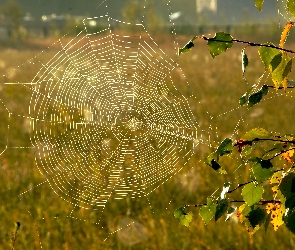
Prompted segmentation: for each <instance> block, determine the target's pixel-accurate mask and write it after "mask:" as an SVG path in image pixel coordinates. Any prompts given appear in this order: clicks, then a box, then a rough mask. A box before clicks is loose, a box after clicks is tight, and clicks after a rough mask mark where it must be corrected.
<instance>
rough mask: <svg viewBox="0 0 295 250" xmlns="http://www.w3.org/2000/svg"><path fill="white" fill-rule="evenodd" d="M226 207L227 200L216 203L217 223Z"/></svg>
mask: <svg viewBox="0 0 295 250" xmlns="http://www.w3.org/2000/svg"><path fill="white" fill-rule="evenodd" d="M227 207H228V200H227V199H222V200H220V201H219V202H218V205H217V207H216V213H215V221H217V220H218V219H219V218H220V217H221V216H222V215H224V214H225V212H226V211H227Z"/></svg>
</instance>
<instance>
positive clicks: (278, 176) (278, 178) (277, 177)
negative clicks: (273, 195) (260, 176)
mask: <svg viewBox="0 0 295 250" xmlns="http://www.w3.org/2000/svg"><path fill="white" fill-rule="evenodd" d="M282 179H283V173H282V171H278V172H275V173H274V174H273V175H272V177H271V178H270V180H269V184H271V185H279V184H280V183H281V182H282Z"/></svg>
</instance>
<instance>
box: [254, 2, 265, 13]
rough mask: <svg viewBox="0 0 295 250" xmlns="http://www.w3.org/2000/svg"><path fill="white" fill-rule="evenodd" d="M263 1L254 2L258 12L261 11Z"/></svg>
mask: <svg viewBox="0 0 295 250" xmlns="http://www.w3.org/2000/svg"><path fill="white" fill-rule="evenodd" d="M263 2H264V0H254V3H255V6H256V8H257V9H258V10H259V11H262V5H263Z"/></svg>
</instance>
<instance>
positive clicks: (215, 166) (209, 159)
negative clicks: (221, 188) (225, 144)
mask: <svg viewBox="0 0 295 250" xmlns="http://www.w3.org/2000/svg"><path fill="white" fill-rule="evenodd" d="M214 157H216V152H213V153H211V154H210V155H209V156H208V157H207V158H206V160H205V163H206V164H207V165H208V166H210V167H211V168H213V169H214V170H215V171H216V172H218V173H220V174H227V172H226V171H225V170H224V169H223V168H222V167H221V166H220V165H219V163H218V162H217V161H216V160H215V159H214Z"/></svg>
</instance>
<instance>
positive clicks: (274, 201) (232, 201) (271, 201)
mask: <svg viewBox="0 0 295 250" xmlns="http://www.w3.org/2000/svg"><path fill="white" fill-rule="evenodd" d="M228 202H230V203H246V202H245V201H244V200H229V201H228ZM258 203H259V205H265V204H268V203H279V204H280V203H282V202H281V201H280V200H260V201H258ZM216 204H218V201H216ZM207 205H208V204H207V203H204V204H195V205H186V207H202V206H207Z"/></svg>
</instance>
